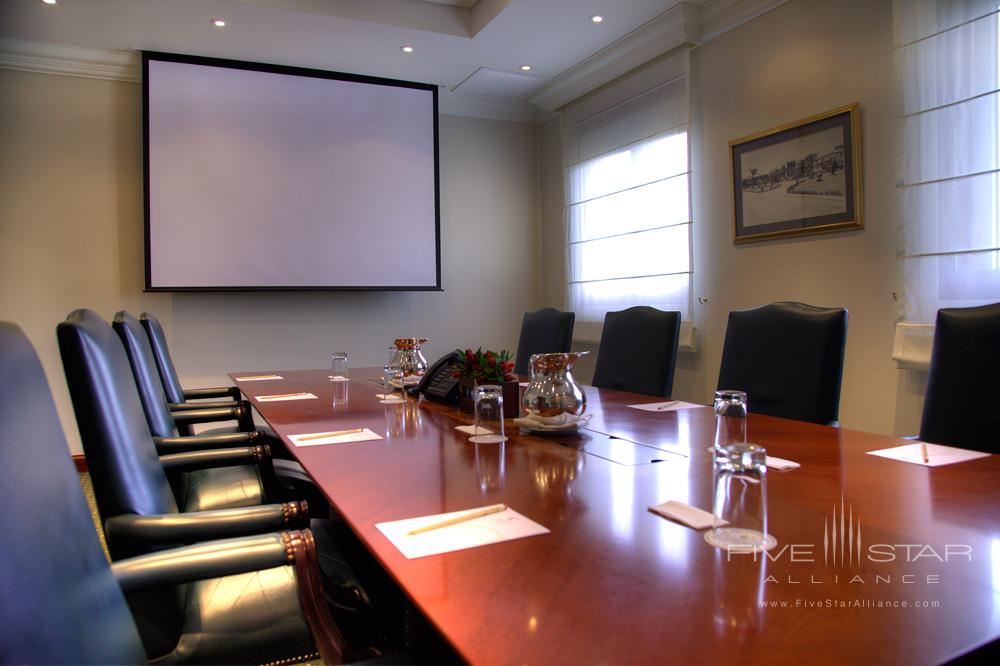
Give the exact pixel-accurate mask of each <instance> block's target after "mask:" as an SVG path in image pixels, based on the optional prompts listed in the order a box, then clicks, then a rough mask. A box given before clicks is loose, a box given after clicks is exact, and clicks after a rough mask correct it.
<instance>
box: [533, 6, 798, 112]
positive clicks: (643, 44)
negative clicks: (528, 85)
mask: <svg viewBox="0 0 1000 666" xmlns="http://www.w3.org/2000/svg"><path fill="white" fill-rule="evenodd" d="M786 2H788V0H709V1H708V2H705V3H703V4H701V5H696V4H692V3H688V2H680V3H678V4H677V5H674V7H672V8H671V9H669V10H667V11H666V12H664V13H662V14H660V15H659V16H657V17H656V18H655V19H653V20H652V21H649V22H648V23H646V24H645V25H643V26H641V27H639V28H638V29H636V30H634V31H632V32H630V33H629V34H627V35H625V36H624V37H622V38H621V39H619V40H618V41H616V42H614V43H612V44H611V45H610V46H608V47H607V48H605V49H603V50H601V51H599V52H597V53H595V54H594V55H592V56H591V57H589V58H587V59H586V60H583V61H581V62H579V63H577V64H576V65H574V66H572V67H570V68H569V69H567V70H566V71H565V72H563V73H561V74H559V75H558V76H556V77H555V78H553V79H551V80H550V81H548V82H546V83H545V84H543V85H541V86H539V87H537V88H535V89H534V90H532V91H531V92H530V93H529V94H528V97H527V99H528V101H530V102H531V103H533V104H535V105H537V106H538V107H539V108H541V109H544V110H546V111H555V110H556V109H559V108H560V107H563V106H565V105H566V104H568V103H569V102H572V101H573V100H575V99H577V98H579V97H582V96H583V95H585V94H587V93H588V92H590V91H591V90H594V89H595V88H598V87H600V86H602V85H604V84H606V83H609V82H611V81H613V80H614V79H616V78H618V77H620V76H622V75H624V74H626V73H628V72H630V71H632V70H633V69H635V68H636V67H639V66H640V65H644V64H646V63H647V62H649V61H650V60H652V59H654V58H656V57H658V56H661V55H663V54H664V53H667V52H669V51H672V50H674V49H676V48H678V47H680V46H697V45H698V44H703V43H704V42H707V41H709V40H711V39H714V38H716V37H718V36H719V35H721V34H723V33H725V32H728V31H729V30H732V29H733V28H737V27H739V26H741V25H743V24H744V23H746V22H748V21H751V20H753V19H755V18H757V17H758V16H760V15H761V14H764V13H766V12H769V11H771V10H772V9H774V8H775V7H779V6H781V5H783V4H785V3H786Z"/></svg>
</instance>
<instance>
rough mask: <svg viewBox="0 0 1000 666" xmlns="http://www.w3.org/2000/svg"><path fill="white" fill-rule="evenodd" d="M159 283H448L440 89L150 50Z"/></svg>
mask: <svg viewBox="0 0 1000 666" xmlns="http://www.w3.org/2000/svg"><path fill="white" fill-rule="evenodd" d="M143 115H144V128H143V130H144V137H143V138H144V147H145V198H146V200H145V222H146V290H147V291H188V290H211V291H229V290H248V291H249V290H314V289H315V290H321V289H324V290H363V289H371V290H437V289H440V287H441V277H440V275H441V270H440V254H439V253H440V220H439V216H440V213H439V201H438V187H439V186H438V141H437V138H438V125H437V89H436V88H435V87H434V86H433V85H427V84H419V83H408V82H405V81H395V80H389V79H378V78H372V77H365V76H358V75H351V74H341V73H335V72H326V71H319V70H310V69H299V68H290V67H282V66H275V65H261V64H257V63H247V62H238V61H231V60H218V59H209V58H200V57H192V56H181V55H175V54H165V53H154V52H148V51H147V52H144V53H143Z"/></svg>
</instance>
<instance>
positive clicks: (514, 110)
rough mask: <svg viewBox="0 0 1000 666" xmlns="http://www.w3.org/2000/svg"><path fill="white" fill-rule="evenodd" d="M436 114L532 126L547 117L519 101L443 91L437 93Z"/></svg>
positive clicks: (531, 106)
mask: <svg viewBox="0 0 1000 666" xmlns="http://www.w3.org/2000/svg"><path fill="white" fill-rule="evenodd" d="M438 113H443V114H446V115H451V116H469V117H472V118H486V119H489V120H507V121H510V122H515V123H530V124H533V125H536V124H541V123H542V122H544V120H545V119H546V118H547V117H548V116H547V114H545V113H543V112H542V111H541V110H539V109H538V108H537V107H535V106H533V105H532V104H528V103H527V102H524V101H521V100H516V99H507V98H505V97H487V96H485V95H469V94H466V93H460V92H454V91H451V90H445V89H441V90H439V91H438Z"/></svg>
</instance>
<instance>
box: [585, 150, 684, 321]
mask: <svg viewBox="0 0 1000 666" xmlns="http://www.w3.org/2000/svg"><path fill="white" fill-rule="evenodd" d="M567 181H568V182H567V193H568V197H567V199H568V200H567V204H568V206H567V220H568V249H569V256H568V260H569V262H568V263H569V301H570V307H571V308H572V309H573V310H574V311H575V312H576V313H577V317H579V318H581V319H583V320H584V321H603V319H604V314H605V313H606V312H607V311H609V310H620V309H622V308H626V307H630V306H633V305H651V306H653V307H658V308H660V309H661V310H680V311H681V315H682V317H684V318H689V311H690V303H689V300H690V279H691V260H690V255H691V253H690V227H691V215H690V205H689V197H688V138H687V132H686V131H678V132H674V133H670V134H666V135H661V136H657V137H654V138H651V139H647V140H645V141H640V142H639V143H636V144H633V145H631V146H628V147H625V148H622V149H620V150H615V151H612V152H611V153H608V154H606V155H601V156H599V157H595V158H593V159H590V160H587V161H585V162H582V163H580V164H577V165H575V166H572V167H570V168H569V169H568V171H567Z"/></svg>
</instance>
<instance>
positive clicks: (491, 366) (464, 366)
mask: <svg viewBox="0 0 1000 666" xmlns="http://www.w3.org/2000/svg"><path fill="white" fill-rule="evenodd" d="M456 351H457V352H458V354H459V355H460V356H461V360H460V361H459V365H458V366H457V368H456V370H455V371H454V373H453V374H452V376H453V377H454V378H455V379H457V380H458V381H459V384H460V385H461V392H460V396H459V402H458V406H459V408H460V409H461V410H462V411H464V412H472V411H473V407H474V404H475V401H474V399H473V390H474V389H475V388H476V386H477V385H480V384H498V385H500V386H502V387H503V402H504V406H503V411H504V416H505V417H508V418H513V417H515V416H517V413H518V407H519V405H518V402H519V400H518V390H517V377H516V375H515V374H514V364H513V363H512V362H511V360H510V352H508V351H507V350H506V349H504V350H502V351H500V352H495V351H492V350H489V349H487V350H486V351H483V348H482V347H480V348H479V349H477V350H476V351H472V350H471V349H466V350H465V351H462V350H461V349H458V350H456Z"/></svg>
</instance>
